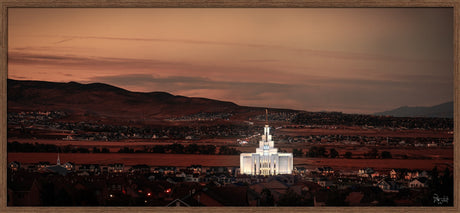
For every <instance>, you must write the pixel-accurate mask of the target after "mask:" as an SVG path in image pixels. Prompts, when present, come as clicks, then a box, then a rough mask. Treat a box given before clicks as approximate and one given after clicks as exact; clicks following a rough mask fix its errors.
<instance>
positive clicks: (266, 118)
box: [265, 109, 268, 125]
mask: <svg viewBox="0 0 460 213" xmlns="http://www.w3.org/2000/svg"><path fill="white" fill-rule="evenodd" d="M265 124H267V125H268V109H265Z"/></svg>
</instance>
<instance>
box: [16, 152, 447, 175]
mask: <svg viewBox="0 0 460 213" xmlns="http://www.w3.org/2000/svg"><path fill="white" fill-rule="evenodd" d="M56 159H57V154H56V153H8V162H11V161H19V162H21V163H26V164H27V163H38V162H39V161H48V162H50V163H51V164H54V163H56ZM60 159H61V162H68V161H71V162H74V163H76V164H102V165H106V164H110V163H119V162H123V163H124V164H125V165H135V164H147V165H151V166H177V167H186V166H190V165H192V164H200V165H202V166H205V167H206V166H228V167H238V166H239V165H240V157H239V155H190V154H150V153H137V154H119V153H110V154H102V153H101V154H92V153H91V154H81V153H61V154H60ZM452 164H453V161H452V160H411V159H409V160H399V159H386V160H382V159H327V158H294V165H295V166H304V167H306V168H308V169H315V168H317V167H322V166H330V167H332V168H333V169H336V170H342V171H343V170H356V169H359V168H365V167H372V168H374V169H377V170H378V169H388V168H410V169H424V170H431V169H432V168H433V167H434V166H438V167H440V168H442V167H445V166H449V165H450V166H451V165H452Z"/></svg>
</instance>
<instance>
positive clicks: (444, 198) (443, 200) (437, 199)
mask: <svg viewBox="0 0 460 213" xmlns="http://www.w3.org/2000/svg"><path fill="white" fill-rule="evenodd" d="M448 202H449V197H447V196H445V195H444V196H442V197H439V195H438V194H434V195H433V203H436V204H438V205H442V204H443V203H448Z"/></svg>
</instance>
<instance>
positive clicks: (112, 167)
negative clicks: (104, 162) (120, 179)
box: [107, 163, 124, 173]
mask: <svg viewBox="0 0 460 213" xmlns="http://www.w3.org/2000/svg"><path fill="white" fill-rule="evenodd" d="M107 170H108V172H109V173H112V172H113V173H120V172H123V171H124V165H123V164H122V163H114V164H109V165H108V167H107Z"/></svg>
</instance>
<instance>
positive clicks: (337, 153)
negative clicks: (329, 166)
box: [329, 148, 339, 158]
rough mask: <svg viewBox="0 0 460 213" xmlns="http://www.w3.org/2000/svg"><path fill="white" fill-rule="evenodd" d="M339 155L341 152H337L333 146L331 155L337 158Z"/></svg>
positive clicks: (330, 151)
mask: <svg viewBox="0 0 460 213" xmlns="http://www.w3.org/2000/svg"><path fill="white" fill-rule="evenodd" d="M337 156H339V152H337V150H335V149H334V148H331V149H330V150H329V157H330V158H336V157H337Z"/></svg>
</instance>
